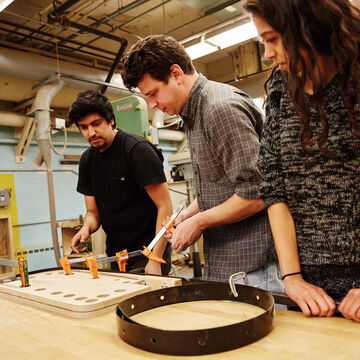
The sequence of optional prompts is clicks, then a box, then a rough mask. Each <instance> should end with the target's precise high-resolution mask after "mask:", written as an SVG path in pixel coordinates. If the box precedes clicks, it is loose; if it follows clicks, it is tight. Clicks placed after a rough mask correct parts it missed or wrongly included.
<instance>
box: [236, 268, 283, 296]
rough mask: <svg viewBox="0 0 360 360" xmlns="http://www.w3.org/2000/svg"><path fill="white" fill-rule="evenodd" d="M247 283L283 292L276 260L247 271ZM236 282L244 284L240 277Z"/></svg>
mask: <svg viewBox="0 0 360 360" xmlns="http://www.w3.org/2000/svg"><path fill="white" fill-rule="evenodd" d="M247 277H248V280H249V285H250V286H253V287H257V288H260V289H263V290H268V291H278V292H284V291H285V289H284V284H283V282H282V280H281V271H280V266H279V264H278V263H277V262H270V263H267V264H265V265H264V266H263V267H261V268H260V269H257V270H254V271H251V272H249V273H247ZM236 283H237V284H244V281H243V280H242V279H240V280H238V281H236Z"/></svg>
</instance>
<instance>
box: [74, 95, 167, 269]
mask: <svg viewBox="0 0 360 360" xmlns="http://www.w3.org/2000/svg"><path fill="white" fill-rule="evenodd" d="M69 119H70V121H71V122H74V123H75V124H76V125H77V126H78V128H79V129H80V132H81V133H82V134H83V136H84V137H85V139H86V140H87V141H88V142H89V143H90V145H91V147H89V148H88V149H87V150H86V151H85V152H84V153H83V155H82V157H81V160H80V166H79V180H78V186H77V191H78V192H80V193H82V194H84V196H85V203H86V215H85V218H84V223H83V226H82V227H81V229H80V230H79V232H78V233H77V234H76V235H75V236H74V237H73V239H72V241H71V247H72V249H73V251H75V252H76V253H79V249H78V243H79V242H84V241H85V240H86V239H87V238H88V236H89V235H90V234H91V233H93V232H94V231H96V230H97V229H98V228H99V226H100V225H102V227H103V229H104V231H105V233H106V235H107V239H106V252H107V254H108V256H113V255H115V253H116V252H118V251H121V250H124V249H127V250H128V251H129V252H130V251H134V250H138V249H142V248H143V245H145V246H147V245H149V243H150V242H151V240H152V239H153V238H154V236H155V234H156V233H157V232H158V231H159V230H160V229H161V223H162V221H164V219H165V218H166V216H170V215H171V213H172V205H171V200H170V194H169V190H168V186H167V183H166V178H165V174H164V170H163V164H162V162H163V156H162V154H161V152H160V151H159V150H158V149H156V148H155V147H154V146H153V145H152V144H151V143H149V142H148V141H147V140H145V139H144V138H142V137H140V136H137V135H135V134H130V133H126V132H124V131H121V130H118V129H115V120H114V113H113V109H112V106H111V103H110V101H109V100H108V99H107V98H106V97H105V96H104V95H102V94H100V93H98V92H95V91H92V90H90V91H86V92H84V93H80V94H79V95H78V97H77V99H76V100H75V101H74V102H73V104H72V107H71V109H70V111H69ZM153 251H154V253H155V254H156V255H158V256H160V257H164V258H165V260H166V261H167V264H166V265H167V266H161V265H160V263H158V262H155V261H153V260H149V261H148V262H147V264H146V261H144V260H147V259H145V258H143V259H141V258H133V259H129V262H128V266H127V270H131V269H132V268H135V267H136V268H137V267H139V265H140V266H141V265H143V266H145V265H146V266H145V272H146V273H148V274H158V275H160V274H161V273H162V274H167V273H168V272H169V270H170V261H171V258H170V246H169V245H168V246H167V241H166V239H165V238H163V239H162V240H160V241H159V242H158V244H157V245H156V246H155V248H154V250H153ZM139 260H140V261H139ZM141 260H142V261H141Z"/></svg>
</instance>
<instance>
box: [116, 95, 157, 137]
mask: <svg viewBox="0 0 360 360" xmlns="http://www.w3.org/2000/svg"><path fill="white" fill-rule="evenodd" d="M111 105H112V107H113V110H114V115H115V121H116V127H118V128H119V129H121V130H124V131H127V132H130V133H133V134H137V135H140V136H143V137H145V136H146V130H147V129H149V127H150V123H149V115H148V106H147V103H146V101H145V100H144V99H143V98H142V97H140V96H136V95H132V96H129V97H126V98H123V99H120V100H115V101H112V102H111Z"/></svg>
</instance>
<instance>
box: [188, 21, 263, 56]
mask: <svg viewBox="0 0 360 360" xmlns="http://www.w3.org/2000/svg"><path fill="white" fill-rule="evenodd" d="M257 36H258V34H257V30H256V27H255V24H254V23H253V22H252V21H250V22H248V23H246V24H242V25H240V26H237V27H236V28H233V29H231V30H227V31H224V32H223V33H220V34H218V35H215V36H213V37H210V38H207V39H205V37H204V36H202V37H201V41H200V43H197V44H195V45H192V46H189V47H187V48H186V51H187V53H188V54H189V56H190V58H191V59H192V60H194V59H197V58H199V57H201V56H205V55H208V54H210V53H213V52H215V51H217V50H219V49H226V48H228V47H230V46H233V45H235V44H239V43H241V42H243V41H246V40H250V39H252V38H254V37H257Z"/></svg>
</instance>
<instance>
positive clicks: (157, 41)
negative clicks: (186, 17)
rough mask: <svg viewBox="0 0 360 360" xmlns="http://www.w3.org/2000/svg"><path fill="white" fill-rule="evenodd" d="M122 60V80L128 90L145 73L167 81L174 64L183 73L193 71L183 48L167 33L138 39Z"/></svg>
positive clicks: (191, 72) (135, 85) (135, 84)
mask: <svg viewBox="0 0 360 360" xmlns="http://www.w3.org/2000/svg"><path fill="white" fill-rule="evenodd" d="M122 62H123V69H122V73H121V75H122V80H123V82H124V85H125V86H126V87H127V88H128V89H129V90H133V89H134V88H136V87H137V86H138V83H139V82H140V81H141V79H142V78H143V76H144V75H145V74H149V75H150V76H151V77H153V78H154V79H156V80H159V81H163V82H165V83H167V82H168V78H169V75H170V67H171V66H172V65H174V64H177V65H179V67H180V68H181V69H182V71H183V72H184V73H185V74H193V73H194V71H195V69H194V66H193V64H192V61H191V59H190V56H189V55H188V53H187V52H186V50H185V48H184V47H183V46H182V45H181V44H179V43H178V42H177V41H176V40H175V39H174V38H173V37H171V36H167V35H150V36H147V37H146V38H144V39H142V40H139V41H138V42H137V43H136V44H134V45H133V46H132V47H131V48H130V50H129V52H128V54H127V56H126V57H124V58H123V61H122Z"/></svg>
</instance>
